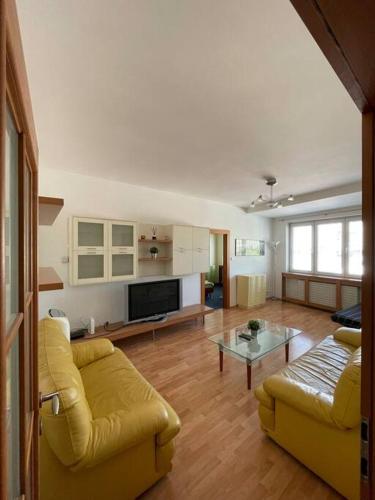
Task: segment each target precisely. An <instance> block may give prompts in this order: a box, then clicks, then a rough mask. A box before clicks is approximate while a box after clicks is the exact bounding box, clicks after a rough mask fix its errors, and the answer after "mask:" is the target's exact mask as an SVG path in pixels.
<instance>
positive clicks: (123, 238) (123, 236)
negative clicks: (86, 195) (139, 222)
mask: <svg viewBox="0 0 375 500" xmlns="http://www.w3.org/2000/svg"><path fill="white" fill-rule="evenodd" d="M109 235H110V242H109V246H110V247H112V250H116V249H120V248H128V249H130V248H134V246H135V237H136V235H135V224H134V223H133V222H120V221H112V222H111V223H110V229H109Z"/></svg>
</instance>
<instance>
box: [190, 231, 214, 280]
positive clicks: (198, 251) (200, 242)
mask: <svg viewBox="0 0 375 500" xmlns="http://www.w3.org/2000/svg"><path fill="white" fill-rule="evenodd" d="M209 247H210V230H209V229H208V228H206V227H193V273H206V272H208V271H209V268H210V251H209Z"/></svg>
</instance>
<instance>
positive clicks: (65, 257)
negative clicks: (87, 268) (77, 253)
mask: <svg viewBox="0 0 375 500" xmlns="http://www.w3.org/2000/svg"><path fill="white" fill-rule="evenodd" d="M61 262H62V263H63V264H69V257H67V256H64V257H61Z"/></svg>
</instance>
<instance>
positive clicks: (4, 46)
mask: <svg viewBox="0 0 375 500" xmlns="http://www.w3.org/2000/svg"><path fill="white" fill-rule="evenodd" d="M7 107H8V108H9V110H10V112H11V114H12V118H13V121H14V124H15V127H16V130H17V132H18V140H19V150H18V153H19V154H18V179H19V184H18V189H19V191H18V197H19V204H18V207H19V208H18V210H19V221H18V224H19V238H18V248H19V256H18V266H19V273H18V274H19V308H18V313H17V315H16V317H15V319H14V321H13V323H12V325H11V327H10V329H9V328H8V332H7V333H8V334H7V335H6V331H7V325H6V322H5V301H6V297H5V293H4V291H5V196H4V194H5V131H6V113H7ZM0 120H1V123H0V129H1V134H0V190H1V191H0V500H5V499H6V498H7V488H8V472H9V469H8V467H7V460H8V457H7V447H8V443H7V411H6V408H7V400H6V376H7V374H6V359H7V354H8V353H9V352H10V348H11V346H12V343H13V342H14V341H15V339H16V337H17V334H18V338H19V357H20V369H19V384H20V444H19V446H20V461H21V463H20V468H21V471H20V488H21V492H22V494H23V493H27V491H26V480H27V477H26V476H27V473H28V472H29V471H30V470H32V472H33V474H32V476H31V479H32V481H33V484H34V493H35V494H34V495H33V496H34V497H35V498H38V474H37V468H36V466H37V463H38V462H37V460H38V440H37V436H38V404H37V397H38V390H37V389H38V380H37V379H38V376H37V351H36V349H37V338H36V332H37V321H38V312H37V311H38V310H37V306H38V297H37V295H38V293H37V290H38V281H37V280H38V273H37V272H36V269H37V267H36V266H37V249H36V244H37V233H36V231H37V218H35V216H34V215H33V218H32V221H33V222H32V232H33V237H32V238H30V244H32V245H34V246H35V248H34V249H33V251H32V258H33V261H32V264H30V266H26V263H25V261H24V259H25V258H26V257H25V256H27V252H26V248H25V245H26V241H27V240H26V239H25V228H27V225H26V226H24V224H26V222H25V215H26V210H25V209H26V207H25V197H24V195H25V185H24V176H25V165H26V162H27V164H28V168H29V171H30V183H31V185H32V186H33V192H32V196H30V198H29V201H28V203H29V204H30V207H29V211H30V213H33V212H34V211H35V210H36V214H37V203H38V193H37V190H38V184H37V162H38V147H37V141H36V133H35V126H34V121H33V116H32V107H31V98H30V92H29V87H28V82H27V76H26V67H25V60H24V55H23V50H22V42H21V36H20V29H19V24H18V18H17V9H16V4H15V0H0ZM30 194H31V189H30ZM35 204H36V208H34V206H35ZM29 234H30V233H29ZM29 262H31V261H29ZM26 267H30V269H29V271H30V276H31V277H32V285H31V286H32V288H31V290H26V289H25V287H26V284H25V270H26ZM33 292H34V293H33ZM29 312H30V315H31V316H32V320H33V325H32V328H31V332H30V335H31V336H32V337H33V339H32V347H33V358H34V360H33V366H34V371H33V372H32V374H31V377H28V378H32V380H33V384H34V385H33V394H32V396H31V397H32V400H33V401H32V403H33V404H32V406H33V408H32V410H34V411H35V413H34V416H32V413H29V414H28V415H26V411H27V410H28V409H26V399H25V396H23V395H22V394H23V393H24V392H25V381H26V380H27V377H26V373H25V372H24V371H23V370H25V369H26V368H23V363H24V361H23V360H24V356H25V345H24V341H25V339H26V331H25V330H24V325H25V318H26V316H27V314H29ZM31 316H30V321H31ZM30 417H31V418H30ZM31 428H32V429H33V433H32V434H31V435H30V433H29V432H27V431H28V430H30V429H31ZM33 437H34V438H35V439H33ZM30 450H31V451H30ZM30 453H31V455H30ZM30 460H31V461H32V462H30ZM28 464H30V465H32V469H28V468H27V467H28Z"/></svg>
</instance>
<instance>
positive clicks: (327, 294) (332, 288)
mask: <svg viewBox="0 0 375 500" xmlns="http://www.w3.org/2000/svg"><path fill="white" fill-rule="evenodd" d="M309 302H310V303H311V304H316V305H320V306H324V307H329V308H332V309H335V308H336V284H334V283H320V282H319V281H310V282H309Z"/></svg>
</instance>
